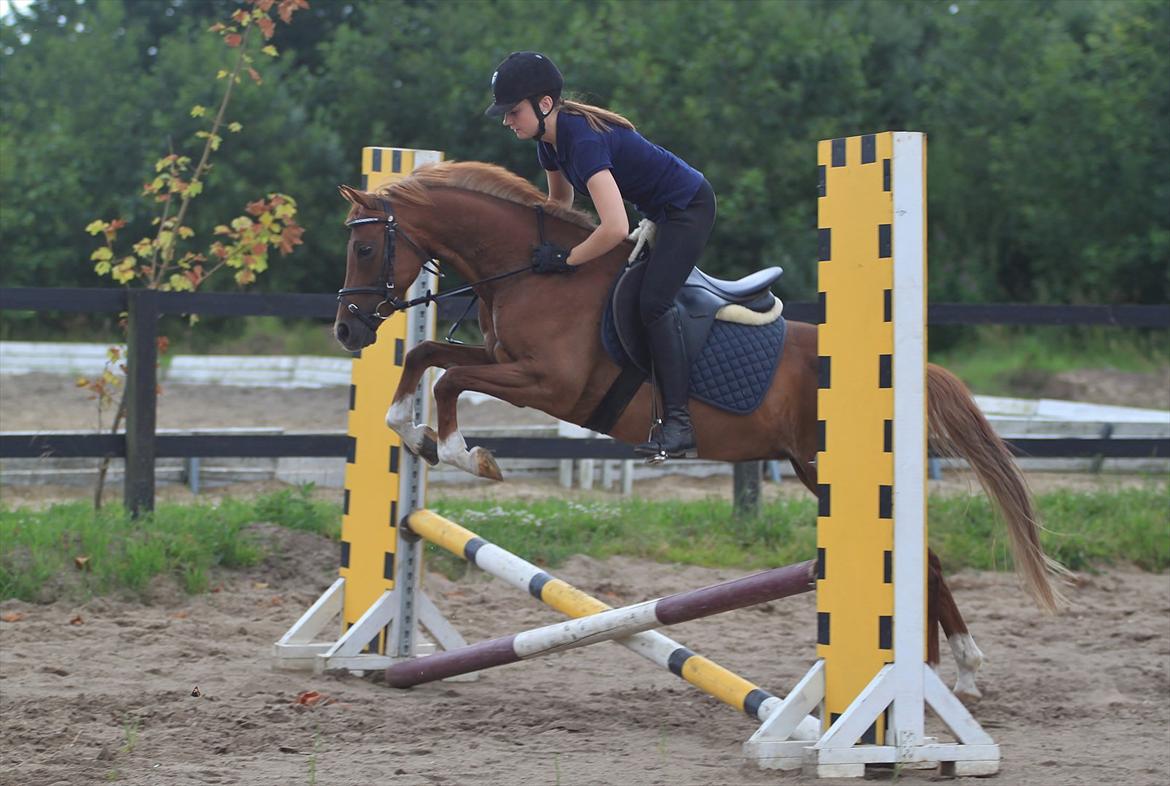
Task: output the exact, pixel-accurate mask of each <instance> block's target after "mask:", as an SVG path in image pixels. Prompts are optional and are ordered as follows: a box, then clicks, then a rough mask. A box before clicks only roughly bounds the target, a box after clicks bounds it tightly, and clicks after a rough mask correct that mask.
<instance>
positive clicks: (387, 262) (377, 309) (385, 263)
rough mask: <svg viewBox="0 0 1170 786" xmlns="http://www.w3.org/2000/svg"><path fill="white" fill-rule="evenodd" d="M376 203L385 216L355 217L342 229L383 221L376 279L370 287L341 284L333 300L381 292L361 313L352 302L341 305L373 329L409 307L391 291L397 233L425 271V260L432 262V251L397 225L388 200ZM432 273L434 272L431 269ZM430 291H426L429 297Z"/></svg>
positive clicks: (382, 199) (433, 260) (408, 304)
mask: <svg viewBox="0 0 1170 786" xmlns="http://www.w3.org/2000/svg"><path fill="white" fill-rule="evenodd" d="M378 202H379V203H381V205H382V212H384V213H385V214H386V215H385V217H384V218H379V217H377V216H367V217H365V218H355V219H351V220H350V221H346V222H345V226H346V228H349V229H352V228H353V227H356V226H362V225H364V224H384V225H385V226H386V239H385V240H384V241H383V243H382V271H381V273H379V274H378V280H377V281H375V282H374V284H373V285H372V286H366V287H343V288H341V289H339V290H337V302H338V303H343V302H345V298H347V297H351V296H352V295H381V296H382V301H381V302H380V303H378V305H376V306H374V310H373V311H371V312H369V313H368V314H367V313H364V312H363V311H362V310H361V309H359V308H358V307H357V304H356V303H346V305H345V308H346V310H347V311H349V313H351V314H353V315H354V316H355V317H357V318H358V319H359V320H361V322H362V323H363V324H364V325H365V326H366V327H368V328H369V329H370V330H375V331H376V330H377V329H378V323H379V322H381V321H383V320H386V319H389V318H390V317H391V316H393V315H394V312H395V311H399V310H401V309H404V308H409V307H410V306H411V305H414V303H404V302H402V301H401V300H399V299H398V297H397V295H395V293H394V252H395V245H394V244H395V238H396V237H397V236H398V235H401V236H402V239H403V240H405V241H406V242H407V243H409V244H410V247H411V248H413V249H414V250H415V252H416V253H417V254H418V256H419V259H420V260H422V266H423V267H424V268H426V269H427V270H431V268H429V267H427V263H428V262H435V256H434V254H430V253H428V252H426V251H423V250H422V247H421V246H419V244H418V243H415V242H414V241H413V240H411V239H410V236H409V235H407V234H406V233H405V232H403V231H402V229H401V228H399V226H398V221H397V220H395V218H394V210H393V208H392V207H391V205H390V200H388V199H384V198H381V197H379V198H378ZM433 272H435V273H438V270H437V269H435V270H434V271H433ZM430 294H431V293H430V291H428V292H427V295H428V296H429V295H430ZM384 306H389V307H390V308H389V310H388V311H386V312H385V313H383V307H384Z"/></svg>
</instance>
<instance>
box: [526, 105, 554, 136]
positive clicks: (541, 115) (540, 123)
mask: <svg viewBox="0 0 1170 786" xmlns="http://www.w3.org/2000/svg"><path fill="white" fill-rule="evenodd" d="M528 103H530V104H532V111H533V112H535V113H536V123H537V125H536V135H535V136H534V137H533V139H535V140H536V141H537V142H539V141H540V140H541V139H543V138H544V119H545V118H546V117H548V116H549V115H551V114H552V110H551V109H550V110H548V111H547V112H541V111H540V99H538V98H536V97H535V96H533V97H530V98H529V99H528Z"/></svg>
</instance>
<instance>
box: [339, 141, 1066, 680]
mask: <svg viewBox="0 0 1170 786" xmlns="http://www.w3.org/2000/svg"><path fill="white" fill-rule="evenodd" d="M340 190H341V194H342V196H343V197H344V198H345V199H346V200H348V201H349V203H350V211H349V215H348V218H347V220H346V226H348V227H349V228H350V232H351V234H350V239H349V245H348V249H347V258H346V272H345V284H344V287H343V288H342V289H341V290H340V292H339V294H338V300H339V306H338V310H337V320H336V323H335V326H334V332H335V335H336V337H337V340H338V341H339V342H341V344H342V345H343V346H344V347H345V348H346V349H348V350H350V351H356V350H358V349H361V348H362V347H364V346H367V345H368V344H371V343H372V342H373V341H374V340H375V338H376V333H375V331H376V329H377V326H378V324H380V322H381V320H382V319H384V318H386V317H387V316H389V315H390V314H391V313H393V312H394V311H395V310H397V309H399V308H403V307H407V306H408V305H410V304H408V303H405V302H404V301H403V298H404V297H405V295H406V292H407V290H408V289H409V287H410V285H411V284H412V283H413V282H414V281H415V279H416V278H417V277H418V275H419V272H420V270H421V269H422V267H423V265H424V264H430V263H431V260H441V262H442V264H444V265H448V266H450V267H451V268H453V269H454V270H455V271H457V272H458V273H459V274H460V275H461V276H462V277H463V278H464V279H465V280H467V281H468V282H471V285H472V288H473V289H474V292H475V293H476V294H477V295H478V296H479V326H480V329H481V330H482V332H483V336H484V343H483V345H482V346H469V345H461V344H445V343H441V342H436V341H426V342H423V343H422V344H420V345H418V346H417V347H415V348H413V349H412V350H411V351H410V352H409V353H408V354H407V356H406V360H405V364H404V367H403V373H402V378H401V381H400V383H399V385H398V389H397V391H396V392H395V394H394V399H393V402H392V404H391V406H390V410H389V411H388V412H387V414H386V421H387V423H388V424H389V426H390V427H391V428H392V429H394V431H396V432H397V433H398V434H399V435H400V436H401V437H402V442H403V445H404V446H405V447H406V448H407V449H408V450H410V451H411V452H412V453H415V454H416V455H420V456H423V457H424V458H426V459H427V460H428V461H430V462H431V463H435V462H436V461H441V462H443V463H446V464H452V465H454V466H457V467H460V468H462V469H464V470H466V471H468V472H470V473H472V474H474V475H478V476H480V477H484V478H492V479H495V480H499V479H501V477H502V476H501V474H500V470H499V467H498V466H497V465H496V462H495V460H494V459H493V458H492V456H491V454H490V453H489V452H488V451H486V450H485V449H483V448H480V447H476V448H472V449H471V450H468V448H467V444H466V442H465V441H464V439H463V436H462V434H460V432H459V425H458V422H457V420H456V401H457V399H458V398H459V395H460V394H461V393H462V392H463V391H465V390H472V391H476V392H479V393H486V394H488V395H490V396H494V397H496V398H498V399H502V400H503V401H507V402H509V403H511V404H514V405H516V406H521V407H533V408H535V409H539V410H541V411H543V412H547V413H548V414H550V415H552V416H554V417H556V418H559V419H561V420H565V421H568V422H570V423H576V424H578V425H583V424H585V422H586V421H587V420H588V419H589V417H590V415H591V414H592V413H593V411H594V409H595V408H596V407H597V405H598V402H599V401H600V400H601V399H602V397H603V396H604V395H605V393H606V391H607V390H608V389H609V387H610V385H611V384H612V383H613V382H614V380H615V379H616V378H617V376H618V374H619V368H618V366H617V365H616V364H615V363H614V362H613V361H612V360H611V359H610V357H609V356H608V354H607V353H606V351H605V349H604V348H603V346H602V342H601V321H602V315H603V313H604V309H605V301H606V296H607V294H608V293H609V292H610V288H611V285H612V284H613V282H614V279H615V277H616V276H617V275H618V273H619V271H620V270H621V268H622V266H623V264H624V263H625V261H626V259H627V257H628V255H629V253H630V251H631V248H632V246H631V244H629V243H628V242H627V243H623V244H621V245H619V247H618V248H616V249H614V250H613V251H611V252H609V253H608V254H606V255H605V256H603V257H601V258H598V259H595V260H593V261H591V262H589V263H588V264H586V265H584V266H582V267H581V268H579V269H578V270H577V272H575V273H573V274H571V275H564V274H562V275H538V274H534V273H532V272H530V271H529V270H528V259H529V257H530V255H531V252H532V249H533V247H534V246H535V244H536V243H537V241H538V237H541V236H544V237H546V238H547V239H548V240H551V241H553V242H555V243H557V244H558V245H560V246H563V247H566V248H570V247H572V246H574V245H576V244H578V243H580V242H581V241H582V240H584V239H585V237H586V236H587V235H588V234H589V232H590V231H591V230H592V228H593V227H594V226H595V223H594V221H593V220H592V218H591V217H590V216H588V215H587V214H585V213H582V212H579V211H576V210H572V209H566V208H562V207H560V206H557V205H554V204H552V203H549V202H547V201H546V198H545V196H544V194H543V193H541V192H540V191H539V190H538V189H537V188H535V187H534V186H533V185H531V184H530V183H528V182H527V181H526V180H524V179H523V178H521V177H519V176H517V175H514V174H512V173H510V172H508V171H506V170H504V169H502V168H500V167H497V166H493V165H491V164H483V163H476V162H459V163H455V162H447V163H442V164H436V165H432V166H427V167H423V168H420V169H418V170H416V171H415V172H414V173H413V174H412V175H410V176H409V177H407V178H405V179H403V180H401V181H398V182H397V183H394V184H392V185H389V186H384V187H382V188H380V189H379V190H378V191H376V192H373V193H367V192H362V191H358V190H356V189H353V188H350V187H349V186H341V187H340ZM537 208H542V209H543V211H544V213H545V214H546V215H547V220H545V219H544V218H543V217H542V218H541V219H540V220H539V221H538V218H537V216H538V210H537ZM432 366H434V367H439V368H442V369H445V370H446V371H445V373H444V374H443V375H442V377H440V379H439V381H438V382H437V383H436V384H435V387H434V396H435V402H436V404H437V408H438V434H436V433H435V432H434V431H433V430H432V429H431V428H430V427H429V426H427V425H426V424H417V423H414V422H413V404H412V398H413V395H414V392H415V390H416V389H417V387H418V385H419V382H420V381H421V379H422V375H423V373H424V372H425V371H426V369H428V368H430V367H432ZM927 377H928V398H929V413H928V414H929V424H930V440H931V445H932V447H933V448H934V449H935V451H936V452H938V453H941V454H946V455H955V456H959V457H962V458H964V459H966V460H967V461H968V462H969V463H970V465H971V467H972V469H973V470H974V472H975V474H976V476H977V477H978V478H979V481H980V483H981V484H982V486H983V488H984V489H985V491H986V492H987V493H988V495H989V496H990V498H991V499H992V500H993V502H994V504H995V505H996V507H997V508H998V509H999V512H1000V513H1001V514H1002V517H1003V519H1004V521H1005V522H1006V524H1007V528H1008V532H1009V533H1010V536H1011V537H1010V542H1011V545H1012V549H1013V556H1014V560H1015V566H1016V569H1017V571H1018V572H1019V574H1020V576H1021V578H1022V580H1023V582H1024V584H1025V586H1026V587H1027V589H1028V591H1029V592H1030V594H1031V595H1032V596H1033V598H1034V599H1035V600H1036V601H1037V603H1038V605H1040V606H1041V607H1042V608H1045V609H1048V610H1053V609H1055V608H1056V604H1057V600H1058V598H1059V596H1058V594H1057V593H1056V591H1055V589H1054V588H1053V587H1052V585H1051V584H1050V582H1049V571H1056V570H1058V566H1056V565H1055V563H1052V562H1051V561H1050V560H1048V558H1047V557H1046V556H1045V555H1044V553H1043V551H1042V549H1041V546H1040V541H1039V536H1038V532H1037V529H1038V528H1037V524H1036V517H1035V514H1034V512H1033V508H1032V501H1031V497H1030V494H1029V492H1028V489H1027V486H1026V485H1025V483H1024V480H1023V477H1022V475H1021V474H1020V471H1019V469H1018V468H1017V467H1016V465H1015V462H1014V461H1013V460H1012V457H1011V454H1010V453H1009V452H1008V450H1007V448H1006V446H1005V445H1004V444H1003V442H1002V440H1000V439H999V437H998V436H997V435H996V434H995V432H994V431H993V430H992V428H991V426H990V425H989V424H988V423H987V420H986V419H985V418H984V417H983V415H982V413H981V412H980V411H979V408H978V407H977V406H976V404H975V402H974V400H973V399H972V397H971V395H970V393H969V392H968V391H967V389H966V387H965V386H964V385H963V384H962V383H961V382H960V381H959V380H958V379H957V378H956V377H954V376H953V375H952V374H951V373H950V372H948V371H946V370H945V369H942V368H940V367H938V366H934V365H931V366H930V367H929V370H928V375H927ZM652 395H653V394H652V389H651V387H650V385H648V384H643V385H642V386H641V389H640V390H639V391H638V392H637V393H636V394H635V396H634V398H633V399H632V400H631V401H630V403H629V405H628V406H627V407H626V409H625V410H624V412H622V414H621V416H620V417H619V419H618V420H617V422H616V424H615V425H614V427H613V428H612V430H611V431H610V435H611V436H613V437H614V438H615V439H618V440H621V441H622V442H627V443H637V442H641V441H642V440H644V439H645V438H646V434H647V431H648V428H649V424H650V418H651V404H652ZM690 406H691V414H692V417H693V420H694V424H695V430H696V434H697V437H698V445H699V457H700V458H705V459H712V460H718V461H752V460H768V459H787V460H788V461H790V462H791V464H792V467H793V468H794V470H795V471H796V474H797V475H798V476H799V477H800V479H801V481H803V483H804V484H805V486H807V487H808V489H809V490H810V491H812V492H813V493H814V494H815V493H816V492H817V481H816V465H815V464H814V463H813V461H814V459H815V457H816V452H817V415H816V412H817V328H816V326H815V325H811V324H806V323H802V322H789V324H788V335H787V342H786V345H785V347H784V348H783V350H782V357H781V361H780V364H779V366H778V368H777V369H776V373H775V376H774V378H773V380H772V383H771V387H770V388H769V390H768V392H767V394H766V395H765V397H764V400H763V402H762V403H761V404H760V406H759V407H758V408H757V409H756V410H755V411H754V412H752V413H751V414H748V415H734V414H730V413H728V412H724V411H722V410H720V409H717V408H715V407H712V406H710V405H708V404H705V403H703V402H700V401H696V400H692V401H691V404H690ZM930 557H931V559H930V565H931V572H930V582H929V587H930V590H931V592H930V601H929V603H928V606H929V613H930V614H931V617H932V619H937V620H938V621H939V622H940V623H941V624H942V625H943V630H944V633H945V634H946V636H947V638H948V640H949V641H950V643H951V648H952V650H953V651H954V653H955V657H956V660H957V662H958V664H959V670H960V680H959V684H957V685H956V693H959V694H965V695H967V696H977V695H978V689H977V688H976V687H975V682H974V671H975V670H976V669H977V668H978V667H979V664H980V662H981V660H982V655H981V653H980V652H979V650H978V648H977V647H976V646H975V644H974V641H973V640H972V639H971V638H970V635H969V634H968V633H967V629H966V626H965V625H964V624H963V622H962V617H961V616H960V615H959V612H958V609H957V608H956V607H955V605H954V601H953V599H952V598H951V596H950V592H949V590H947V588H946V585H945V583H944V582H943V580H942V574H941V570H940V567H939V563H938V560H937V558H936V557H934V555H933V554H931V555H930ZM929 630H930V632H931V636H930V639H929V642H930V646H929V655H928V657H929V659H930V662H931V663H937V661H938V653H937V650H938V642H937V626H936V625H934V624H931V625H930V626H929Z"/></svg>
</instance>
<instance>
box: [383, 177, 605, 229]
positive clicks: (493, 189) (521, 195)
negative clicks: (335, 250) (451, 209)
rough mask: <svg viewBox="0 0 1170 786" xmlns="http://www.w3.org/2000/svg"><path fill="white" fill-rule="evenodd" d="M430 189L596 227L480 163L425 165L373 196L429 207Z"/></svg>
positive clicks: (577, 212)
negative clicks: (492, 199) (472, 195)
mask: <svg viewBox="0 0 1170 786" xmlns="http://www.w3.org/2000/svg"><path fill="white" fill-rule="evenodd" d="M431 188H458V189H462V190H464V191H477V192H479V193H481V194H487V195H488V196H492V197H497V198H499V199H504V200H507V201H509V202H515V203H516V204H518V205H524V206H525V207H536V206H537V205H541V206H542V207H544V209H545V211H546V212H547V213H548V214H549V215H550V216H554V217H556V218H561V219H564V220H565V221H568V222H570V223H573V224H576V225H578V226H582V227H585V228H586V229H592V228H593V227H595V226H597V222H596V221H594V220H593V217H592V216H590V215H589V214H588V213H585V212H583V211H581V210H575V209H573V208H566V207H561V206H559V205H554V204H552V203H551V202H549V201H547V200H548V197H547V196H545V195H544V193H542V192H541V191H540V189H538V188H537V187H536V186H534V185H532V184H531V183H529V182H528V181H527V180H525V179H524V178H522V177H520V176H519V175H517V174H514V173H512V172H509V171H508V170H507V169H504V168H503V167H501V166H496V165H495V164H485V163H483V162H481V161H443V162H442V163H438V164H426V165H423V166H420V167H419V168H418V169H416V170H414V172H413V173H411V175H410V176H409V177H406V178H403V179H402V180H399V181H398V182H396V183H390V184H388V185H383V186H380V187H379V188H378V189H377V190H375V192H374V193H375V194H381V195H383V196H387V197H389V198H391V199H396V200H401V201H403V202H408V203H410V204H414V205H432V204H434V201H433V200H432V199H431V197H430V195H429V194H428V193H427V190H428V189H431Z"/></svg>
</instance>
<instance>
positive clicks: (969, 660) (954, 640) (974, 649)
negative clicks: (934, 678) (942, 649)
mask: <svg viewBox="0 0 1170 786" xmlns="http://www.w3.org/2000/svg"><path fill="white" fill-rule="evenodd" d="M947 642H948V643H949V644H950V645H951V654H953V655H954V656H955V666H957V667H958V670H959V678H958V679H957V680H955V695H956V696H958V697H959V698H960V699H979V698H982V697H983V694H982V693H980V692H979V687H978V686H977V685H976V684H975V674H976V673H977V672H978V671H979V667H980V666H982V665H983V651H982V650H980V649H979V647H978V646H977V645H976V644H975V639H973V638H971V634H970V633H956V634H955V635H954V636H952V637H951V638H949V639H947Z"/></svg>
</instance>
